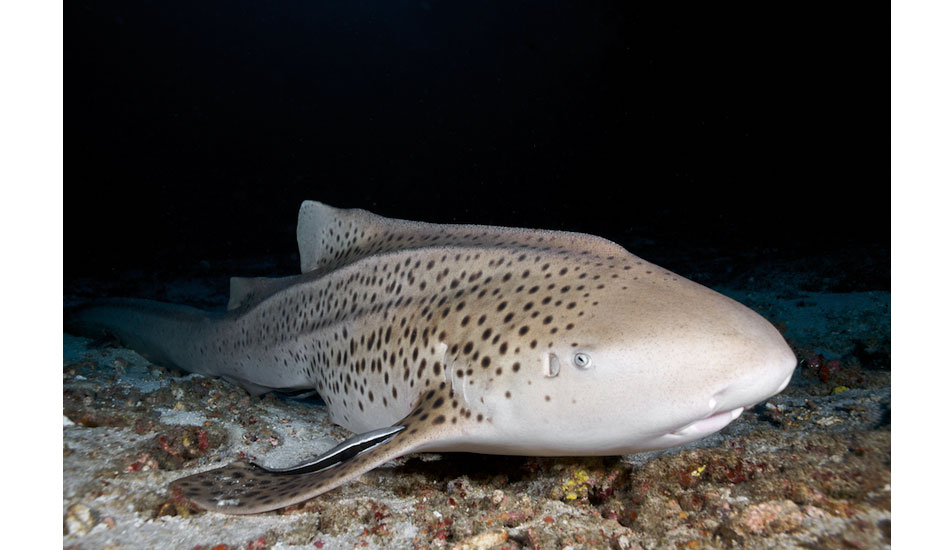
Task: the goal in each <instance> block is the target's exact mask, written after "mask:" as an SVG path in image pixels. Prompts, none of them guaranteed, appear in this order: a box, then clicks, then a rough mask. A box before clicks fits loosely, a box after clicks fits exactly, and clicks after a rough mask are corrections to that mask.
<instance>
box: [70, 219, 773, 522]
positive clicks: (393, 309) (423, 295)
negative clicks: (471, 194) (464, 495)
mask: <svg viewBox="0 0 950 550" xmlns="http://www.w3.org/2000/svg"><path fill="white" fill-rule="evenodd" d="M297 237H298V244H299V248H300V256H301V271H302V274H301V275H299V276H294V277H288V278H282V279H233V280H232V285H231V286H232V296H231V300H230V303H229V311H228V313H227V314H219V315H214V314H209V313H206V312H200V311H198V310H193V309H190V308H184V307H182V306H171V305H168V304H158V303H155V302H146V301H141V300H120V301H113V302H109V303H106V304H102V305H98V306H93V307H91V308H89V309H87V310H85V311H84V312H83V313H81V314H80V315H79V316H77V319H78V321H77V322H76V323H75V326H79V327H81V328H82V329H83V330H84V331H85V332H90V330H91V329H104V330H109V331H110V332H113V333H115V334H116V335H117V336H119V337H120V338H121V339H122V340H123V341H124V342H126V343H127V344H128V345H130V346H131V347H133V348H135V349H138V350H140V351H141V352H142V353H143V354H145V355H146V356H151V357H154V358H156V359H157V360H159V361H161V362H163V363H168V364H173V365H176V366H179V367H181V368H184V369H186V370H189V371H193V372H199V373H203V374H208V375H215V376H222V377H225V378H227V379H229V380H232V381H235V382H237V383H240V384H242V385H244V386H245V387H246V388H247V389H248V391H250V392H251V393H254V394H259V393H262V392H265V391H269V390H275V389H277V390H291V389H316V391H317V392H318V393H319V394H320V396H321V397H322V398H323V400H324V401H325V402H326V404H327V408H328V411H329V414H330V418H331V420H332V421H333V422H335V423H337V424H339V425H341V426H343V427H345V428H347V429H349V430H351V431H353V432H356V433H361V432H367V431H370V430H375V429H378V428H382V427H386V426H393V425H403V426H406V429H405V430H403V431H401V432H399V433H398V434H397V435H396V436H395V437H393V438H392V439H390V440H389V441H387V442H385V443H383V444H379V445H376V446H374V447H372V448H370V449H368V450H366V451H364V452H362V453H360V454H358V455H357V456H355V457H353V458H351V459H349V460H345V461H343V462H340V463H337V464H335V465H333V466H331V467H329V468H327V469H326V470H323V471H319V472H313V473H306V474H286V473H273V472H269V471H267V470H264V469H262V468H260V467H257V466H254V465H250V464H246V463H234V464H231V465H229V466H225V467H224V468H218V469H214V470H210V471H206V472H202V473H199V474H196V475H193V476H190V477H186V478H183V479H180V480H178V481H176V482H174V483H173V486H174V488H175V490H176V491H181V493H182V495H183V496H184V497H185V498H187V499H188V500H190V501H191V502H193V503H195V504H196V505H198V506H200V507H203V508H207V509H209V510H216V511H220V512H225V513H232V514H248V513H257V512H263V511H267V510H273V509H276V508H280V507H283V506H287V505H290V504H294V503H297V502H300V501H303V500H306V499H309V498H312V497H314V496H316V495H319V494H321V493H323V492H326V491H328V490H330V489H332V488H334V487H336V486H338V485H340V484H342V483H345V482H346V481H348V480H350V479H353V478H354V477H357V476H359V475H360V474H362V473H363V472H366V471H367V470H370V469H372V468H374V467H376V466H378V465H379V464H382V463H384V462H385V461H387V460H390V459H392V458H394V457H397V456H400V455H403V454H407V453H410V452H415V451H453V450H458V451H473V452H486V453H530V454H540V455H565V454H612V453H616V452H632V451H636V450H644V449H646V448H658V447H663V446H671V445H674V444H678V443H679V441H673V442H667V440H666V439H663V440H662V442H660V443H655V442H654V443H641V442H639V441H635V439H636V438H635V437H634V435H637V436H642V437H641V439H642V440H643V441H647V440H648V437H647V436H649V437H653V438H654V439H656V438H655V435H656V434H653V432H652V431H649V430H648V428H649V429H652V428H653V426H652V425H651V426H646V427H643V426H641V425H640V424H637V423H634V422H632V421H631V422H630V423H629V427H624V430H625V431H623V432H620V433H621V434H634V435H631V436H629V437H628V439H630V441H617V440H618V439H619V438H620V436H619V435H618V433H615V432H609V431H604V430H602V429H600V427H602V426H605V425H607V424H608V423H610V422H619V423H623V422H622V416H618V415H616V411H617V410H618V405H612V404H610V401H614V402H616V403H620V402H623V401H625V400H627V399H628V397H629V396H631V392H635V391H637V384H644V385H645V387H646V388H648V389H651V391H653V392H654V393H658V394H662V393H663V392H666V393H670V392H673V391H675V388H678V387H683V386H684V384H683V379H682V378H678V377H682V376H687V374H688V376H690V377H693V378H696V377H698V380H699V381H702V382H710V381H711V382H710V383H716V384H718V378H715V377H728V376H733V377H734V376H736V375H738V374H741V372H739V371H738V370H737V371H736V372H727V371H729V369H738V368H739V367H731V366H730V367H728V368H719V369H718V370H717V372H713V371H711V370H710V371H709V372H700V371H698V370H697V369H695V368H694V369H693V370H692V371H691V372H689V373H680V372H678V371H675V370H672V369H670V370H669V372H668V373H665V372H664V373H662V375H663V376H662V377H660V378H656V379H655V380H654V379H650V381H646V382H644V380H646V379H643V378H641V379H639V380H640V382H636V381H635V380H634V372H635V371H634V370H631V369H627V370H625V371H619V370H617V371H614V370H612V369H613V368H614V367H609V366H608V363H610V362H611V361H608V360H607V359H606V358H607V357H608V356H609V353H614V351H611V350H617V349H620V348H621V347H622V346H620V347H618V346H616V345H606V344H615V343H623V344H624V345H625V346H626V347H624V348H623V353H624V354H626V355H618V356H617V357H629V356H636V357H644V358H650V357H653V355H651V354H655V355H656V357H664V356H665V355H668V353H667V352H668V351H669V350H668V349H666V348H665V347H663V346H668V345H676V346H678V347H677V348H676V349H679V350H683V349H687V350H688V349H690V346H693V345H694V343H695V342H696V341H697V340H704V342H705V339H707V338H708V336H709V335H708V334H707V331H708V328H707V327H710V326H713V327H718V326H724V327H727V329H728V327H737V328H735V329H733V330H732V331H731V332H730V331H729V330H726V332H725V334H726V335H727V336H728V338H729V339H727V340H724V341H725V342H727V343H728V345H727V346H722V345H720V347H725V348H726V349H727V351H728V352H729V353H730V354H731V355H730V356H729V357H727V358H729V359H731V357H733V356H736V355H737V354H739V355H742V356H745V355H750V354H759V355H761V354H762V353H766V354H768V353H771V352H773V351H774V350H778V348H779V347H781V346H784V345H785V344H784V341H782V340H781V337H778V340H779V341H781V344H778V343H776V342H775V335H777V333H775V330H774V328H772V327H771V325H768V323H767V322H764V320H761V318H758V316H757V315H755V314H754V313H752V312H751V311H749V310H747V309H746V308H744V306H741V305H739V304H737V303H735V302H731V300H728V299H727V298H725V297H723V296H721V295H719V294H716V293H714V292H713V291H711V290H709V289H706V288H704V287H701V286H700V285H696V284H695V283H691V282H689V281H687V280H685V279H682V278H680V277H678V276H676V275H674V274H672V273H670V272H668V271H666V270H664V269H662V268H660V267H658V266H656V265H653V264H650V263H649V262H646V261H644V260H642V259H640V258H637V257H636V256H634V255H632V254H630V253H629V252H627V251H626V250H624V249H623V248H622V247H620V246H618V245H616V244H614V243H611V242H609V241H607V240H604V239H601V238H598V237H593V236H589V235H581V234H575V233H565V232H555V231H541V230H524V229H512V228H499V227H488V226H466V225H437V224H427V223H421V222H408V221H401V220H391V219H387V218H383V217H380V216H376V215H374V214H371V213H369V212H366V211H363V210H339V209H335V208H332V207H329V206H326V205H323V204H321V203H316V202H310V201H307V202H305V203H304V204H303V205H302V206H301V210H300V215H299V218H298V235H297ZM697 316H698V317H699V318H700V319H701V321H702V322H701V323H695V322H694V321H693V319H695V318H697ZM763 324H764V325H767V328H765V327H763V326H760V325H763ZM717 330H718V329H717ZM769 330H771V331H772V332H773V333H775V334H771V333H769ZM733 333H737V334H739V336H735V335H734V334H733ZM631 335H632V336H631ZM658 336H660V337H661V338H660V337H658ZM664 338H665V339H666V340H669V343H667V341H666V340H664ZM763 340H768V341H769V346H767V347H765V348H762V347H761V346H759V347H758V348H756V347H755V346H754V344H755V343H756V342H759V341H763ZM658 341H659V342H660V343H661V344H662V345H660V344H657V342H658ZM605 343H606V344H605ZM786 347H787V346H786ZM772 348H774V350H773V349H772ZM616 353H619V352H616ZM776 353H779V354H781V353H783V352H782V351H781V350H779V351H777V352H776ZM598 354H599V355H598ZM631 354H632V355H631ZM591 357H593V360H591ZM724 357H725V356H724ZM585 358H586V362H585ZM659 361H660V360H659V359H657V360H656V361H655V364H657V365H659V364H660V362H659ZM721 363H722V364H727V362H726V361H722V362H721ZM660 370H662V369H660ZM719 371H723V372H725V374H721V373H718V372H719ZM608 375H610V376H611V378H604V377H606V376H608ZM714 378H715V380H714ZM723 379H725V378H723ZM690 382H692V381H690ZM614 386H616V387H614ZM717 387H718V386H717ZM773 393H774V392H773ZM601 398H602V399H603V402H601ZM702 399H703V402H704V403H705V402H706V400H707V399H708V397H703V398H702ZM644 402H645V403H646V402H647V401H644ZM592 403H593V404H596V406H592ZM604 403H607V406H604ZM638 406H640V405H639V404H638V401H637V400H636V399H634V400H632V401H630V405H629V406H628V407H627V408H628V409H630V412H629V413H625V414H628V415H629V416H630V417H631V418H634V417H636V418H640V416H639V412H638V411H637V407H638ZM655 408H656V407H653V409H655ZM643 412H644V413H647V414H646V416H645V417H644V418H647V419H650V418H652V417H650V416H649V415H650V414H653V412H656V411H652V410H646V409H645V410H644V411H643ZM662 412H663V411H659V413H660V414H658V416H657V418H663V419H664V420H665V418H666V416H664V415H663V414H662ZM690 414H693V413H692V412H690ZM703 414H704V415H705V414H706V413H705V412H704V413H703ZM685 418H686V417H685V416H684V419H685ZM690 418H692V417H690ZM650 422H652V424H656V423H657V420H650ZM684 422H685V420H684ZM672 427H675V426H672ZM638 430H641V431H642V433H641V431H638ZM648 431H649V433H647V432H648ZM667 431H669V430H667ZM601 432H604V433H601ZM658 433H659V432H658ZM571 434H576V437H574V438H573V439H572V438H570V437H565V435H571ZM663 437H666V436H665V435H664V436H663ZM650 441H653V440H650ZM656 441H660V440H659V439H656ZM684 442H685V441H684Z"/></svg>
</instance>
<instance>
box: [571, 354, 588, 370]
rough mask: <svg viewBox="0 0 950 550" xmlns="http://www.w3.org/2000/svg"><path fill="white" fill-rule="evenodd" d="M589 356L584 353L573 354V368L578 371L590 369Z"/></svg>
mask: <svg viewBox="0 0 950 550" xmlns="http://www.w3.org/2000/svg"><path fill="white" fill-rule="evenodd" d="M590 364H591V362H590V355H587V354H586V353H575V354H574V366H575V367H577V368H579V369H586V368H588V367H590Z"/></svg>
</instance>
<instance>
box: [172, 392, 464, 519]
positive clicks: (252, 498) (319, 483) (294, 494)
mask: <svg viewBox="0 0 950 550" xmlns="http://www.w3.org/2000/svg"><path fill="white" fill-rule="evenodd" d="M434 394H435V391H434V390H433V391H431V392H429V394H428V395H427V396H426V397H425V398H424V399H423V400H422V402H421V403H420V404H419V405H418V406H417V407H416V408H415V409H414V410H413V412H412V413H411V414H410V415H409V416H407V417H406V418H404V419H402V420H401V421H400V422H399V423H398V424H396V425H395V426H391V427H388V428H383V429H380V430H373V431H371V432H366V433H364V434H358V435H356V436H353V437H351V438H349V439H346V440H345V441H343V442H342V443H340V444H339V445H337V446H336V447H334V448H333V449H331V450H330V451H328V452H326V453H323V454H322V455H320V456H318V457H316V458H315V459H314V460H312V461H308V462H305V463H302V464H298V465H296V466H292V467H290V468H285V469H266V468H262V467H261V466H257V465H254V464H248V463H246V462H235V463H232V464H229V465H227V466H224V467H222V468H216V469H213V470H208V471H205V472H201V473H198V474H195V475H192V476H188V477H185V478H182V479H178V480H176V481H174V482H172V488H173V489H177V490H180V491H181V493H182V495H183V496H184V497H185V498H186V499H187V500H188V501H189V502H191V503H192V504H194V505H196V506H198V507H199V508H204V509H205V510H213V511H217V512H222V513H225V514H256V513H259V512H267V511H270V510H276V509H278V508H283V507H284V506H290V505H292V504H297V503H298V502H303V501H305V500H308V499H311V498H313V497H315V496H317V495H320V494H323V493H325V492H327V491H329V490H331V489H333V488H335V487H338V486H340V485H342V484H343V483H346V482H347V481H349V480H351V479H354V478H356V477H359V476H360V475H361V474H363V473H364V472H367V471H369V470H372V469H373V468H375V467H376V466H379V465H380V464H382V463H384V462H386V461H387V460H391V459H393V458H396V457H398V456H402V455H404V454H407V453H410V452H412V451H413V450H414V449H416V448H418V447H420V446H421V445H423V444H424V443H426V442H429V441H432V440H434V439H438V438H439V437H441V436H442V435H443V433H444V431H445V430H446V428H445V417H444V416H442V415H437V414H436V412H437V411H434V410H433V408H438V407H439V406H442V404H443V403H444V401H445V400H444V399H439V398H435V399H434V398H433V397H434ZM433 405H435V407H433ZM432 415H435V416H434V417H433V416H432Z"/></svg>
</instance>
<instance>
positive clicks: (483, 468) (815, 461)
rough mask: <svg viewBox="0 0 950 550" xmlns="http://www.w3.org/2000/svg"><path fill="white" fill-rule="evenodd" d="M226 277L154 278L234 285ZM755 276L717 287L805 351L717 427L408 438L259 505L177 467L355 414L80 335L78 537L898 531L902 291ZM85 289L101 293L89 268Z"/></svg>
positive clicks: (284, 449) (491, 544) (205, 545)
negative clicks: (539, 437)
mask: <svg viewBox="0 0 950 550" xmlns="http://www.w3.org/2000/svg"><path fill="white" fill-rule="evenodd" d="M133 279H134V277H133ZM217 284H218V283H208V282H207V281H205V280H203V279H201V278H200V277H198V278H194V279H193V280H189V281H188V283H187V284H185V285H182V284H178V285H170V286H163V287H162V290H160V291H155V292H146V293H145V294H152V295H153V297H157V298H161V299H166V300H169V301H188V302H190V303H192V304H193V305H196V304H197V305H202V304H204V305H216V303H215V302H216V300H218V299H219V298H216V297H214V296H217V295H218V294H219V292H218V291H219V289H218V288H215V285H217ZM751 286H754V287H755V288H756V290H754V291H736V290H734V289H731V288H728V287H717V290H720V291H722V292H724V293H726V294H728V295H730V296H732V297H733V298H736V299H737V300H740V301H742V302H743V303H745V304H747V305H749V306H750V307H752V308H754V309H756V310H757V311H759V312H760V313H762V314H763V315H764V316H765V317H767V318H768V319H770V320H771V321H772V322H773V323H775V324H776V325H777V326H778V327H779V329H780V330H781V331H782V332H783V334H784V335H785V336H786V338H787V339H788V340H789V342H790V343H791V344H792V346H793V348H794V350H795V352H796V354H797V355H798V357H799V358H800V360H801V362H800V366H799V368H798V369H797V370H796V372H795V375H794V377H793V381H792V383H791V385H790V386H789V387H788V388H787V389H786V390H785V391H784V392H783V393H782V394H780V395H778V396H776V397H774V398H772V399H770V400H768V401H767V402H766V403H764V404H761V405H759V406H758V407H756V408H754V409H752V410H750V411H747V412H745V413H744V414H743V415H742V416H741V417H740V418H739V419H738V420H736V421H735V422H734V423H732V424H731V425H729V426H728V427H726V428H725V429H724V430H722V431H721V432H719V433H718V434H715V435H713V436H711V437H708V438H706V439H704V440H701V441H699V442H696V443H694V444H692V445H689V446H688V447H685V448H677V449H671V450H667V451H662V452H653V453H642V454H638V455H629V456H617V457H576V458H574V457H567V458H537V457H519V456H484V455H472V454H463V453H455V454H452V453H446V454H415V455H409V456H405V457H401V458H399V459H397V460H394V461H391V462H389V463H387V464H386V465H385V466H383V467H380V468H377V469H375V470H373V471H371V472H368V473H367V474H364V475H363V476H362V477H360V478H359V479H358V480H356V481H354V482H351V483H348V484H346V485H344V486H342V487H340V488H337V489H335V490H333V491H330V492H329V493H326V494H324V495H321V496H319V497H317V498H315V499H312V500H310V501H308V502H305V503H302V504H299V505H296V506H292V507H289V508H285V509H282V510H278V511H275V512H270V513H264V514H259V515H254V516H228V515H222V514H218V513H213V512H204V511H198V510H194V509H191V508H189V507H188V506H187V505H185V504H184V503H182V502H181V501H180V500H176V498H175V497H174V495H172V494H171V492H170V491H169V489H168V485H169V483H170V482H171V481H173V480H174V479H177V478H179V477H183V476H186V475H189V474H192V473H195V472H197V471H200V470H205V469H209V468H212V467H217V466H221V465H224V464H226V463H228V462H231V461H233V460H235V459H237V458H254V459H255V460H257V461H260V462H262V463H263V464H265V465H269V466H277V465H288V464H293V463H296V462H299V461H301V460H303V459H306V458H309V457H311V456H312V455H314V454H317V453H319V452H322V451H324V450H326V449H329V448H330V447H332V446H333V445H334V444H335V443H336V442H337V441H339V440H340V439H343V438H345V437H346V436H347V435H349V434H348V433H347V432H346V431H345V430H343V429H342V428H339V427H337V426H334V425H333V424H330V423H329V421H328V419H327V415H326V413H325V412H324V410H323V409H322V408H321V407H320V406H319V404H315V403H314V402H312V401H307V400H293V399H286V398H283V397H278V396H274V395H271V394H269V395H265V396H263V397H251V396H249V395H248V394H247V393H246V392H245V391H244V390H243V389H241V388H239V387H237V386H234V385H231V384H230V383H228V382H225V381H223V380H217V379H209V378H205V377H202V376H198V375H186V374H185V373H181V372H176V371H168V370H166V369H164V368H162V367H159V366H156V365H153V364H151V363H149V362H148V361H147V360H145V359H144V358H142V357H141V356H139V355H137V354H136V353H134V352H132V351H131V350H128V349H125V348H122V347H120V346H118V345H117V344H115V343H114V342H110V341H108V340H98V341H93V340H89V339H84V338H78V337H74V336H71V335H68V334H67V335H64V340H63V355H64V360H63V533H64V535H63V545H64V547H66V548H73V549H80V548H81V549H93V548H108V549H124V548H129V549H131V548H183V549H189V550H197V549H201V550H225V549H231V550H234V549H266V548H275V549H278V548H279V549H305V548H306V549H313V548H457V549H504V548H507V549H510V550H518V549H527V548H542V549H548V548H574V549H578V550H580V549H586V548H619V549H684V548H685V549H699V548H750V549H758V548H763V549H765V548H768V549H778V548H809V549H825V548H830V549H834V548H889V547H890V521H891V519H890V518H891V513H890V505H891V490H890V481H891V480H890V474H891V467H890V460H891V458H890V454H891V444H890V440H891V432H890V402H891V389H890V388H891V376H890V293H889V292H886V291H857V292H829V291H827V290H825V289H818V290H810V291H806V290H801V288H802V287H801V286H800V285H798V286H792V285H767V284H766V285H763V284H756V285H751ZM77 288H78V290H77ZM71 290H72V291H74V292H75V294H77V295H82V296H86V297H87V296H90V295H96V294H102V292H101V288H99V287H96V286H95V284H94V283H90V282H85V283H81V284H79V285H74V286H73V288H72V289H71ZM138 290H140V289H136V288H125V289H119V290H116V289H114V288H113V289H110V292H113V293H114V292H119V293H127V294H129V295H142V293H141V292H138ZM203 296H204V297H203ZM209 296H210V297H209ZM71 299H72V298H71V296H70V295H69V294H68V295H67V299H66V301H67V303H69V302H70V300H71Z"/></svg>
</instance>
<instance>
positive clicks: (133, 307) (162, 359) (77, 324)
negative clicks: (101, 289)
mask: <svg viewBox="0 0 950 550" xmlns="http://www.w3.org/2000/svg"><path fill="white" fill-rule="evenodd" d="M219 318H220V314H217V313H213V312H208V311H202V310H200V309H196V308H193V307H188V306H183V305H176V304H166V303H163V302H155V301H152V300H139V299H133V298H113V299H108V300H101V301H97V302H93V303H91V304H88V305H84V306H79V307H76V308H72V309H68V310H67V311H66V314H65V319H64V327H63V328H64V329H65V331H66V332H68V333H70V334H75V335H77V336H86V337H91V338H98V337H102V336H104V335H107V334H111V335H113V336H115V337H116V338H118V339H119V341H120V342H122V345H124V346H127V347H129V348H132V349H134V350H135V351H136V352H138V353H139V354H141V355H142V356H143V357H145V358H146V359H148V360H149V361H153V362H155V363H157V364H160V365H164V366H169V367H179V368H182V369H185V370H188V371H191V372H202V373H204V372H203V370H202V369H201V368H200V367H199V366H198V365H200V364H201V361H198V358H197V357H195V354H196V352H195V346H194V342H195V340H196V339H197V338H200V337H201V336H202V335H204V334H205V333H206V332H207V330H208V329H209V327H210V326H211V325H212V324H213V323H214V321H216V320H217V319H219Z"/></svg>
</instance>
